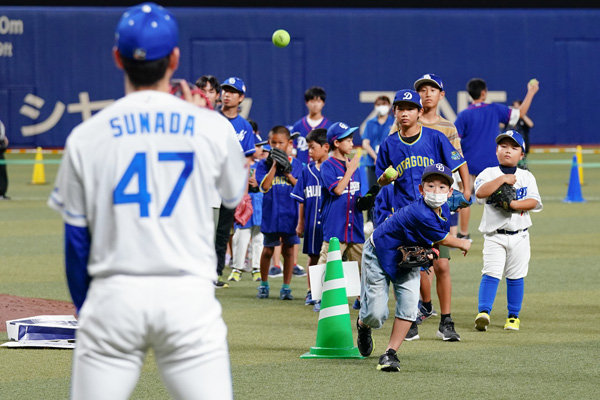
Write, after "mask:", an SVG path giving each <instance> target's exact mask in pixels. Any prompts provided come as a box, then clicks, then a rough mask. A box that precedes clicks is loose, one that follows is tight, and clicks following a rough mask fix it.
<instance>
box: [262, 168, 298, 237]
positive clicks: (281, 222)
mask: <svg viewBox="0 0 600 400" xmlns="http://www.w3.org/2000/svg"><path fill="white" fill-rule="evenodd" d="M288 158H289V159H290V163H291V164H292V176H293V177H294V178H296V179H298V177H299V176H300V173H301V172H302V163H301V162H300V161H298V160H296V159H295V158H292V157H288ZM268 173H269V168H268V167H267V164H266V160H260V162H259V163H258V166H257V167H256V180H257V181H258V182H259V184H258V187H259V188H260V191H261V192H263V193H264V196H263V207H262V224H261V229H260V231H261V232H264V233H293V234H294V235H295V234H296V226H297V225H298V203H296V202H295V201H293V200H292V199H291V198H290V194H291V193H292V190H293V189H294V187H293V186H292V183H291V182H290V181H289V179H288V178H287V177H286V176H285V175H283V174H282V173H281V172H279V171H277V172H275V178H273V183H272V184H271V187H270V188H269V190H266V191H265V190H263V188H262V182H263V181H264V179H265V177H266V176H267V174H268Z"/></svg>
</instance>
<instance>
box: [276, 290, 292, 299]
mask: <svg viewBox="0 0 600 400" xmlns="http://www.w3.org/2000/svg"><path fill="white" fill-rule="evenodd" d="M279 298H280V299H281V300H294V296H292V289H290V288H289V287H282V288H281V290H280V291H279Z"/></svg>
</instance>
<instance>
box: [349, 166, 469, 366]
mask: <svg viewBox="0 0 600 400" xmlns="http://www.w3.org/2000/svg"><path fill="white" fill-rule="evenodd" d="M453 182H454V180H453V179H452V171H451V170H450V168H448V167H447V166H445V165H444V164H441V163H438V164H433V165H430V166H428V167H426V168H425V169H424V171H423V175H422V177H421V184H420V185H419V193H420V195H421V197H420V198H419V199H417V200H416V201H415V202H413V203H411V204H409V205H407V206H405V207H403V208H401V209H400V210H398V211H396V212H395V213H394V214H392V215H391V216H390V217H389V218H388V219H386V220H385V221H384V222H383V223H382V224H381V225H379V226H378V227H377V228H376V229H375V231H374V232H373V235H372V236H371V237H370V238H369V239H368V240H367V241H366V242H365V245H364V248H363V258H362V274H361V280H362V282H361V308H360V313H359V318H358V321H357V330H358V339H357V346H358V349H359V351H360V353H361V354H362V355H363V356H365V357H367V356H369V355H370V354H371V352H372V351H373V341H372V338H371V328H375V329H378V328H380V327H381V326H382V325H383V323H384V322H385V320H386V319H387V317H388V314H389V308H388V297H389V285H390V283H391V284H392V285H393V288H394V294H395V298H396V308H395V313H394V317H395V318H394V324H393V327H392V333H391V336H390V340H389V342H388V345H387V348H386V352H385V353H384V354H382V355H381V356H380V357H379V364H378V366H377V369H379V370H383V371H392V372H393V371H398V370H399V369H400V364H399V361H398V358H397V356H396V351H398V348H399V347H400V345H401V344H402V342H403V341H404V338H405V337H406V334H407V332H408V330H409V328H410V327H411V324H412V323H413V322H414V321H415V319H416V318H417V303H418V301H419V284H420V276H419V272H420V266H418V265H417V266H414V267H406V265H403V264H401V262H402V261H403V259H402V258H403V256H402V250H401V249H402V248H403V247H407V246H421V247H424V248H425V249H431V248H432V247H438V246H439V245H444V246H448V247H456V248H459V249H461V250H462V251H463V253H464V254H465V255H466V254H467V252H468V251H469V249H470V247H471V242H469V241H468V240H466V239H458V238H456V237H454V236H451V235H449V230H450V220H449V218H450V209H449V208H448V205H447V204H446V202H447V200H448V197H449V196H450V194H451V193H452V188H451V186H452V183H453ZM438 254H439V253H438Z"/></svg>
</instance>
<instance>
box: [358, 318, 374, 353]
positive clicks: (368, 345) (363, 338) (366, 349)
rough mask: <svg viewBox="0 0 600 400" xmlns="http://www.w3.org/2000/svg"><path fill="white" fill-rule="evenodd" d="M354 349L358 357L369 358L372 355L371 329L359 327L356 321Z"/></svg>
mask: <svg viewBox="0 0 600 400" xmlns="http://www.w3.org/2000/svg"><path fill="white" fill-rule="evenodd" d="M356 331H357V332H358V335H357V336H356V347H358V351H359V352H360V355H361V356H363V357H369V356H370V355H371V353H373V337H372V336H371V328H370V327H368V326H361V325H360V324H359V323H358V318H357V319H356Z"/></svg>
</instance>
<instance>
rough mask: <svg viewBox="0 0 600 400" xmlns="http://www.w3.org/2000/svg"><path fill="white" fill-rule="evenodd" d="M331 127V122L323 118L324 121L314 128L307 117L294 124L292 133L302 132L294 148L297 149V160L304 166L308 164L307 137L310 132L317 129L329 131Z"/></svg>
mask: <svg viewBox="0 0 600 400" xmlns="http://www.w3.org/2000/svg"><path fill="white" fill-rule="evenodd" d="M330 126H331V122H329V120H328V119H327V118H325V117H323V121H321V123H320V124H319V125H317V126H315V127H314V128H311V127H310V125H309V124H308V119H307V117H302V118H300V119H299V120H298V121H296V123H295V124H294V127H293V129H292V132H291V133H295V132H300V135H299V136H298V137H297V138H295V139H294V147H295V148H296V158H297V159H298V160H300V161H302V163H303V164H308V162H309V159H308V158H309V157H308V143H306V135H308V132H310V131H312V130H313V129H317V128H324V129H327V128H329V127H330Z"/></svg>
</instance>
